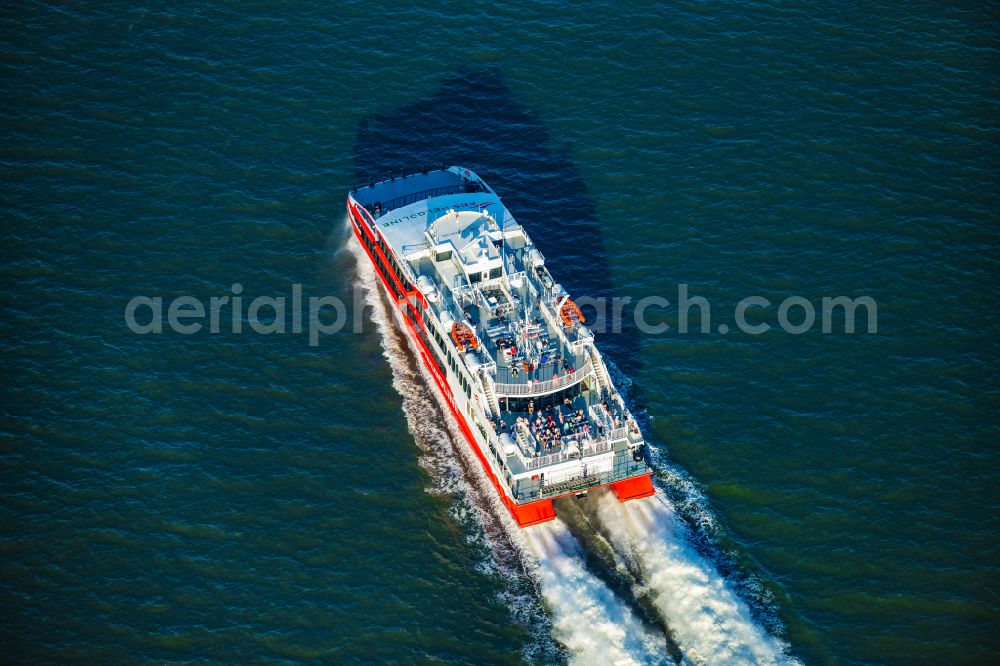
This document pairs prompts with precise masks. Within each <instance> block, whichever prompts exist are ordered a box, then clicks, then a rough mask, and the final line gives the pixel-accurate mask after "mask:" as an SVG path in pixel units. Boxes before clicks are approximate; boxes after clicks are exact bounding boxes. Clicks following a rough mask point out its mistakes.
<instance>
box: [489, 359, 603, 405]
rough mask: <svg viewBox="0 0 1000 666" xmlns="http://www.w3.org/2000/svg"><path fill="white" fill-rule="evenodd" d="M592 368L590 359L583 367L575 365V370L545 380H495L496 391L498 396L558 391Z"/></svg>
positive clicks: (585, 374) (582, 376) (574, 382)
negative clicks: (514, 382)
mask: <svg viewBox="0 0 1000 666" xmlns="http://www.w3.org/2000/svg"><path fill="white" fill-rule="evenodd" d="M592 369H593V366H592V365H591V363H590V361H589V360H588V361H587V362H586V363H585V364H584V365H583V367H577V368H576V369H575V372H572V373H569V372H567V373H566V374H563V375H560V376H559V377H556V378H555V379H549V380H546V381H532V380H530V379H529V380H528V381H527V382H525V383H518V384H507V383H501V382H497V385H496V392H497V395H498V396H501V397H515V396H528V395H536V394H539V393H550V392H552V391H558V390H559V389H561V388H565V387H567V386H571V385H573V384H576V383H578V382H579V381H580V380H581V379H583V378H584V377H586V376H587V375H588V374H590V371H591V370H592Z"/></svg>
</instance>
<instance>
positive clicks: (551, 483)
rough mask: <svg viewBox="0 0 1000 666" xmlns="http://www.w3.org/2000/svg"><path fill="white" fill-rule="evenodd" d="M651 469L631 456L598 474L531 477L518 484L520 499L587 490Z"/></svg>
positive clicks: (570, 473)
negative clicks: (543, 477)
mask: <svg viewBox="0 0 1000 666" xmlns="http://www.w3.org/2000/svg"><path fill="white" fill-rule="evenodd" d="M648 471H649V467H648V466H647V465H646V463H645V462H644V461H638V462H637V461H635V460H633V459H632V458H631V457H627V458H623V459H622V460H620V461H619V462H617V463H615V465H614V467H612V469H610V470H608V471H606V472H600V473H596V474H581V472H579V471H577V470H573V471H569V472H567V473H566V474H562V475H558V476H556V477H555V478H552V476H548V477H547V478H545V479H544V480H543V479H542V478H541V477H539V478H538V479H530V480H529V481H528V482H524V481H522V482H521V483H519V484H518V489H517V499H518V501H526V500H537V499H544V498H546V497H554V496H556V495H565V494H567V493H572V492H575V491H580V490H585V489H587V488H591V487H593V486H603V485H605V484H608V483H613V482H615V481H620V480H621V479H626V478H629V477H633V476H639V475H640V474H644V473H646V472H648Z"/></svg>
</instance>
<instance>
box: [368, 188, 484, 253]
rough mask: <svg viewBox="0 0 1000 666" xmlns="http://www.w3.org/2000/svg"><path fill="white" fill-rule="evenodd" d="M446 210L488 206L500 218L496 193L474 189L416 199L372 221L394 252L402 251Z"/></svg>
mask: <svg viewBox="0 0 1000 666" xmlns="http://www.w3.org/2000/svg"><path fill="white" fill-rule="evenodd" d="M449 210H456V211H481V210H488V211H489V213H490V215H492V216H493V217H494V218H495V219H498V220H502V219H504V208H503V204H501V203H500V201H499V199H497V197H496V195H494V194H489V193H488V192H474V193H472V194H451V195H448V196H443V197H434V198H433V199H426V200H424V201H418V202H416V203H412V204H410V205H408V206H404V207H402V208H397V209H396V210H392V211H389V212H388V213H386V214H385V215H383V216H382V217H380V218H378V219H377V220H375V224H376V225H378V228H379V229H380V230H381V231H382V234H383V235H384V236H385V239H386V240H387V241H389V244H390V245H392V246H393V247H394V248H396V251H397V252H400V253H403V254H405V253H406V251H407V246H411V245H417V244H420V243H423V242H425V240H426V239H425V238H424V230H425V229H427V225H428V224H430V223H431V222H433V221H434V220H436V219H437V218H439V217H441V216H442V215H444V214H445V213H447V212H448V211H449Z"/></svg>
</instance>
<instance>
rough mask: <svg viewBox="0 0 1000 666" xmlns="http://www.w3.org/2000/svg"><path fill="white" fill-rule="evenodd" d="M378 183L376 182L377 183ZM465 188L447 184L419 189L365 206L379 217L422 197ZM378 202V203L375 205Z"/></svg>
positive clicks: (452, 192) (451, 192)
mask: <svg viewBox="0 0 1000 666" xmlns="http://www.w3.org/2000/svg"><path fill="white" fill-rule="evenodd" d="M377 184H378V183H376V185H377ZM464 191H465V190H464V189H463V187H462V185H461V184H457V185H448V186H445V187H432V188H430V189H427V190H420V191H419V192H410V193H408V194H404V195H402V196H398V197H395V198H393V199H388V200H386V201H373V202H372V203H370V204H368V205H367V206H365V208H366V209H368V212H369V213H371V214H372V215H373V216H374V217H376V218H377V217H381V216H382V215H385V214H386V213H389V212H392V211H394V210H396V209H397V208H402V207H403V206H408V205H410V204H412V203H417V202H418V201H422V200H424V199H431V198H433V197H443V196H446V195H448V194H461V193H462V192H464ZM376 204H378V205H376Z"/></svg>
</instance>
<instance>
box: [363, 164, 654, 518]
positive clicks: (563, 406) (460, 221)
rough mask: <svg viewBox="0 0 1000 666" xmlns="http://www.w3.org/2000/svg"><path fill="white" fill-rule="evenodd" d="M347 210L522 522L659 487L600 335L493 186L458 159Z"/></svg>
mask: <svg viewBox="0 0 1000 666" xmlns="http://www.w3.org/2000/svg"><path fill="white" fill-rule="evenodd" d="M347 211H348V214H349V217H350V219H351V224H352V228H353V231H354V235H355V236H357V238H358V240H359V241H360V243H361V245H362V247H363V248H364V250H365V253H366V254H367V255H368V257H369V259H371V262H372V264H373V265H374V267H375V271H376V273H377V274H378V277H379V280H380V281H381V283H382V286H383V287H384V288H385V290H386V293H387V295H388V297H389V299H390V300H391V301H392V302H393V303H394V305H395V307H396V308H397V309H398V311H399V314H400V315H401V318H402V321H403V322H404V323H405V328H406V333H407V334H408V335H409V336H410V338H411V339H412V341H413V342H414V347H415V348H416V349H417V350H418V351H419V357H420V360H421V362H422V363H423V364H424V365H425V366H426V367H427V370H428V371H429V373H430V376H431V377H433V380H434V388H433V389H432V390H436V391H439V392H440V394H441V396H442V398H443V399H444V403H445V404H447V406H448V409H449V411H450V412H451V416H452V417H454V419H455V421H456V423H457V425H458V427H459V429H460V430H461V432H462V434H463V435H464V437H465V439H466V441H467V443H468V445H469V447H470V448H471V450H472V452H473V453H474V454H475V457H476V458H477V459H478V461H479V463H480V464H481V465H482V467H483V470H484V471H485V473H486V476H487V477H489V479H490V481H491V482H492V484H493V486H494V489H495V490H496V493H497V494H498V496H499V498H500V499H501V501H502V502H503V504H504V505H505V506H506V507H507V509H508V510H509V511H510V513H511V515H512V516H513V517H514V520H515V521H517V523H518V525H520V526H522V527H526V526H529V525H535V524H538V523H543V522H545V521H548V520H552V519H554V518H555V515H556V514H555V508H554V506H553V500H555V499H557V498H559V497H562V496H567V495H578V496H579V495H583V494H586V492H587V491H589V490H591V489H594V488H597V487H600V486H611V488H612V489H613V491H614V493H615V494H616V496H617V497H618V499H619V500H621V501H627V500H631V499H637V498H641V497H649V496H650V495H652V494H653V492H654V490H653V484H652V482H651V479H650V474H651V470H650V468H649V466H648V465H647V464H646V460H645V443H644V441H643V436H642V433H641V431H640V429H639V426H638V424H637V423H636V420H635V419H634V418H633V416H632V414H631V413H630V412H629V410H628V408H627V407H626V405H625V402H624V400H623V399H622V396H621V394H620V393H619V392H618V391H617V390H616V389H615V386H614V383H613V382H612V380H611V377H610V375H609V373H608V369H607V366H606V365H605V363H604V360H603V358H602V356H601V353H600V352H599V351H598V349H597V347H596V346H595V344H594V335H593V332H592V331H591V330H590V329H589V328H588V327H587V326H586V323H587V322H586V319H585V317H584V315H583V313H582V312H581V310H580V308H579V307H577V305H576V304H575V303H574V302H573V300H572V299H571V298H570V295H569V294H568V293H566V290H565V289H563V287H562V286H561V285H560V284H559V283H557V282H556V281H555V279H554V278H553V276H552V275H551V274H550V273H549V270H548V268H546V266H545V257H544V256H543V255H542V253H541V252H540V251H539V250H538V248H537V247H535V245H534V244H533V243H532V242H531V238H530V237H529V236H528V233H527V232H526V231H525V229H524V228H523V227H522V226H521V225H520V224H519V223H517V222H516V221H515V220H514V218H513V216H512V215H511V214H510V212H509V211H508V210H507V209H506V208H505V207H504V205H503V204H502V203H501V202H500V198H499V197H498V196H497V194H496V193H495V192H494V191H493V190H492V189H491V188H490V187H489V186H488V185H487V184H486V183H485V182H483V180H482V179H481V178H479V176H477V175H476V174H475V173H473V172H472V171H470V170H469V169H466V168H463V167H458V166H453V167H450V168H441V169H436V170H425V171H422V172H417V173H412V174H408V175H407V174H401V175H400V176H396V177H391V178H389V179H388V180H383V181H381V182H375V181H374V179H372V180H371V181H370V182H369V183H368V184H366V185H364V186H358V187H354V188H352V189H351V191H350V193H349V195H348V197H347Z"/></svg>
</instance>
